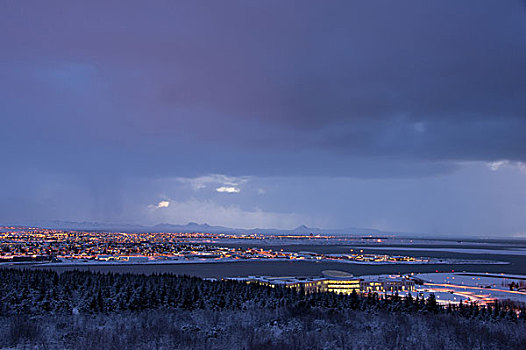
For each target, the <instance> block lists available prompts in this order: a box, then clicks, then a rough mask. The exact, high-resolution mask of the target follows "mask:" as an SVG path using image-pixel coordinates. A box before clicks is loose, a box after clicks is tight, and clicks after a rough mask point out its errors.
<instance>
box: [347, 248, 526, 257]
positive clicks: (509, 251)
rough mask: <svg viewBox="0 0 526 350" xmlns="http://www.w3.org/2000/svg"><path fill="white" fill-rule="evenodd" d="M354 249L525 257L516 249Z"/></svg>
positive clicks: (523, 253) (524, 254)
mask: <svg viewBox="0 0 526 350" xmlns="http://www.w3.org/2000/svg"><path fill="white" fill-rule="evenodd" d="M354 248H355V249H376V248H378V249H379V248H381V249H385V250H399V251H404V250H411V251H422V252H448V253H463V254H490V255H520V256H526V249H525V248H516V249H479V248H440V247H436V248H435V247H433V248H419V247H411V246H408V247H390V246H382V245H375V246H363V247H362V246H360V247H354Z"/></svg>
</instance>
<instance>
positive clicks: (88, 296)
mask: <svg viewBox="0 0 526 350" xmlns="http://www.w3.org/2000/svg"><path fill="white" fill-rule="evenodd" d="M0 319H1V321H2V322H1V325H0V347H15V346H19V347H20V346H22V347H24V346H30V347H36V348H42V349H44V348H46V349H49V348H61V349H63V348H75V349H90V348H100V349H123V348H134V349H139V348H144V349H149V348H158V349H173V348H181V349H192V348H203V349H206V348H208V349H215V348H225V347H229V348H231V349H263V348H265V349H289V348H290V349H300V348H301V349H362V348H364V349H365V348H378V349H380V348H415V349H434V348H436V349H459V348H461V349H473V348H494V349H524V348H526V309H525V306H524V305H516V304H513V303H509V302H501V303H496V304H495V305H493V306H488V307H481V306H479V305H476V304H470V305H460V306H453V305H448V306H441V305H439V304H438V303H437V302H436V299H435V298H434V297H433V296H431V297H429V298H428V299H421V298H418V297H412V296H411V295H409V296H407V297H399V296H398V295H393V296H389V297H380V296H378V295H377V294H372V293H370V294H368V295H361V294H358V293H353V294H351V295H339V294H334V293H308V294H307V293H304V292H303V291H301V290H300V291H296V290H294V289H289V288H281V287H276V288H271V287H266V286H260V285H256V284H246V283H243V282H237V281H210V280H204V279H200V278H197V277H190V276H176V275H171V274H161V275H139V274H111V273H109V274H104V273H93V272H86V271H82V272H81V271H70V272H63V273H60V274H59V273H56V272H53V271H35V270H18V269H0Z"/></svg>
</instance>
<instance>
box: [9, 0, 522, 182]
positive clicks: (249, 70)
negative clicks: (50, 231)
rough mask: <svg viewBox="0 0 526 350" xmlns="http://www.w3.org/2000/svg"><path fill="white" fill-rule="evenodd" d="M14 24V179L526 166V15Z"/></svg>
mask: <svg viewBox="0 0 526 350" xmlns="http://www.w3.org/2000/svg"><path fill="white" fill-rule="evenodd" d="M1 6H2V11H0V12H1V15H0V16H1V21H0V32H1V33H2V34H0V35H1V43H2V50H0V60H1V62H2V65H1V67H0V74H1V77H2V81H3V82H2V85H1V91H2V107H1V112H2V124H3V125H4V128H3V130H2V131H0V133H1V134H2V135H3V136H4V137H5V138H6V139H8V140H18V139H20V138H21V137H26V138H27V140H25V142H24V145H19V147H18V149H17V150H15V151H14V152H13V154H15V155H16V157H13V156H11V155H9V154H8V155H6V157H8V158H10V159H11V160H12V161H20V159H23V160H24V161H27V160H28V159H30V160H31V162H36V163H39V164H40V163H44V164H45V163H51V164H53V165H54V166H57V165H60V164H64V163H66V164H68V166H71V165H73V164H74V165H75V166H77V167H78V166H83V167H84V168H87V169H90V168H91V169H93V167H97V166H107V167H110V168H111V167H112V166H113V167H114V168H115V169H119V170H115V169H114V171H138V172H141V173H145V172H146V173H148V170H149V169H158V171H161V172H163V173H165V174H169V173H178V172H180V171H186V172H188V171H189V170H188V169H193V171H194V172H195V173H203V172H222V171H225V170H228V171H229V172H233V173H245V174H247V173H251V174H255V175H258V174H266V173H272V174H282V175H286V174H289V173H296V174H303V173H304V174H308V173H320V172H322V173H323V172H325V173H327V174H339V175H360V176H362V175H363V176H367V175H368V174H374V173H377V171H376V170H377V168H378V167H377V166H375V165H374V162H375V160H376V161H378V162H380V163H382V164H385V165H386V166H387V167H389V168H392V169H399V171H392V172H390V174H398V173H400V174H402V175H403V174H406V175H407V174H411V173H413V175H416V176H419V175H421V174H429V173H436V172H438V173H440V172H444V171H447V170H448V169H451V167H452V166H453V165H451V164H448V163H447V162H450V161H453V162H454V161H463V160H487V161H489V160H495V159H510V160H526V141H525V138H524V137H523V135H526V64H525V63H524V62H526V10H525V7H524V6H523V3H522V2H518V1H509V2H505V3H502V2H495V1H478V2H476V3H472V2H459V1H441V2H427V1H426V2H423V1H401V2H400V1H397V2H396V3H394V2H392V1H374V2H351V1H330V2H316V1H313V2H306V1H298V2H295V1H276V2H256V1H240V2H231V1H226V2H223V1H222V2H169V1H168V2H153V3H145V2H132V1H127V2H125V3H123V2H34V3H30V2H24V3H19V2H3V3H2V5H1ZM369 157H372V158H369ZM371 159H372V160H371ZM63 160H65V161H63ZM415 161H418V162H421V163H422V162H423V164H427V165H422V166H419V167H420V170H419V169H417V168H415V165H414V162H415ZM319 164H324V166H323V167H320V166H319ZM426 167H427V170H425V169H426ZM269 168H270V169H272V170H269ZM368 169H370V171H369V170H368ZM400 169H405V170H400ZM393 176H396V175H393Z"/></svg>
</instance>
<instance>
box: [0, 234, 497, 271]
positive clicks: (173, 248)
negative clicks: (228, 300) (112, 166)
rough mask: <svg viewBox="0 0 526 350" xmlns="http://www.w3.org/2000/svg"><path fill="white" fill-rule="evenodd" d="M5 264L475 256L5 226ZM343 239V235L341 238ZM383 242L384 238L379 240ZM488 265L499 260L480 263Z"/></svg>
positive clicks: (0, 256)
mask: <svg viewBox="0 0 526 350" xmlns="http://www.w3.org/2000/svg"><path fill="white" fill-rule="evenodd" d="M0 230H1V231H0V242H1V243H2V249H1V251H0V262H4V263H5V262H47V263H102V262H105V263H109V262H111V263H163V262H164V263H185V262H190V263H192V262H193V263H201V262H235V261H243V260H278V261H284V260H285V261H286V260H305V261H323V262H340V263H362V264H446V263H447V264H461V263H466V262H470V263H476V262H477V261H473V260H469V261H467V260H461V259H438V258H428V257H414V256H406V255H389V254H366V253H364V251H363V249H352V248H351V249H349V251H348V253H325V254H324V253H316V252H309V251H299V252H287V251H284V250H283V249H277V250H276V249H274V250H273V249H270V248H265V247H225V246H221V245H218V244H219V243H226V242H239V241H243V242H250V240H267V241H273V240H276V239H292V240H314V241H316V240H333V239H335V238H334V237H333V236H324V235H257V234H251V235H234V234H216V233H125V232H87V231H68V230H56V229H42V228H20V227H8V226H4V227H0ZM337 239H338V240H340V239H342V238H340V237H339V238H337ZM375 240H376V241H381V239H380V238H377V239H375ZM479 262H483V263H498V262H492V261H479Z"/></svg>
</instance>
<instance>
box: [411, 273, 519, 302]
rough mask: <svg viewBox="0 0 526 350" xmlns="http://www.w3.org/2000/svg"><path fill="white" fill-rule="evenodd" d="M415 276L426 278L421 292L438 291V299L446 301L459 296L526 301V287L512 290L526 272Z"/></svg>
mask: <svg viewBox="0 0 526 350" xmlns="http://www.w3.org/2000/svg"><path fill="white" fill-rule="evenodd" d="M414 277H416V278H419V279H421V280H423V281H424V284H423V285H422V286H418V290H419V292H422V293H424V294H425V295H428V294H430V293H434V294H435V295H436V296H437V300H441V301H444V302H447V301H454V302H457V301H459V300H469V301H476V302H479V303H482V304H483V303H485V302H489V301H492V300H494V299H499V300H508V299H509V300H513V301H518V302H526V290H524V289H522V290H510V287H509V284H511V283H512V282H513V283H515V284H517V285H520V284H521V282H522V283H523V284H524V283H525V282H526V276H521V275H505V274H481V273H469V272H458V273H422V274H418V275H415V276H414Z"/></svg>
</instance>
